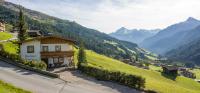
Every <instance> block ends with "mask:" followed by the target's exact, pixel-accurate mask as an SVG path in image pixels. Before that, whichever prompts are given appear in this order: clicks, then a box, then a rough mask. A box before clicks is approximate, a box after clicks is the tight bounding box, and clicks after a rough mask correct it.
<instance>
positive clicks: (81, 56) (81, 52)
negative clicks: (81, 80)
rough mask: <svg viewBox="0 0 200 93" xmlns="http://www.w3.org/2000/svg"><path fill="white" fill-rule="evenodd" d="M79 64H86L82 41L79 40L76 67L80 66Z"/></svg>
mask: <svg viewBox="0 0 200 93" xmlns="http://www.w3.org/2000/svg"><path fill="white" fill-rule="evenodd" d="M81 64H87V59H86V53H85V48H84V44H83V41H81V44H80V48H79V52H78V69H79V68H80V67H81Z"/></svg>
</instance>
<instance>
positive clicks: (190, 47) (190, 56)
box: [166, 39, 200, 65]
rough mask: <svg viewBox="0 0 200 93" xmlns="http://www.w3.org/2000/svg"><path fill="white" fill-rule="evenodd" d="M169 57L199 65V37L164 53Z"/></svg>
mask: <svg viewBox="0 0 200 93" xmlns="http://www.w3.org/2000/svg"><path fill="white" fill-rule="evenodd" d="M166 56H167V57H169V58H170V59H174V60H178V61H182V62H191V63H195V64H197V65H200V62H199V60H200V39H198V40H196V41H193V42H191V43H189V44H186V45H183V46H181V47H179V48H177V49H174V50H171V51H169V52H168V53H166Z"/></svg>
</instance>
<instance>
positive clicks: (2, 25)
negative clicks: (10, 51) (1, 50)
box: [0, 21, 6, 32]
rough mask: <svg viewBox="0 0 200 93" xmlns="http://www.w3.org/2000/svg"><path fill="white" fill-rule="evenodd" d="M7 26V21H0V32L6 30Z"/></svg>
mask: <svg viewBox="0 0 200 93" xmlns="http://www.w3.org/2000/svg"><path fill="white" fill-rule="evenodd" d="M5 30H6V27H5V23H4V22H3V21H0V32H5Z"/></svg>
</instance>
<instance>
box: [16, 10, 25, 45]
mask: <svg viewBox="0 0 200 93" xmlns="http://www.w3.org/2000/svg"><path fill="white" fill-rule="evenodd" d="M26 38H27V25H26V22H25V17H24V14H23V11H22V8H20V11H19V21H18V41H19V42H22V41H24V40H25V39H26Z"/></svg>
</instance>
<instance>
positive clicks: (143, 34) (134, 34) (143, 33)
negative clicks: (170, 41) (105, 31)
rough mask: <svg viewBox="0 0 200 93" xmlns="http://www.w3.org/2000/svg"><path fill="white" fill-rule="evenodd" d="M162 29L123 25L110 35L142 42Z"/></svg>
mask: <svg viewBox="0 0 200 93" xmlns="http://www.w3.org/2000/svg"><path fill="white" fill-rule="evenodd" d="M159 31H160V29H154V30H146V29H131V30H129V29H127V28H125V27H121V28H120V29H118V30H117V31H116V32H113V33H110V34H109V35H110V36H112V37H115V38H117V39H119V40H124V41H129V42H132V43H137V44H140V43H141V42H142V41H143V40H144V39H146V38H149V37H152V36H154V35H155V34H156V33H158V32H159Z"/></svg>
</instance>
